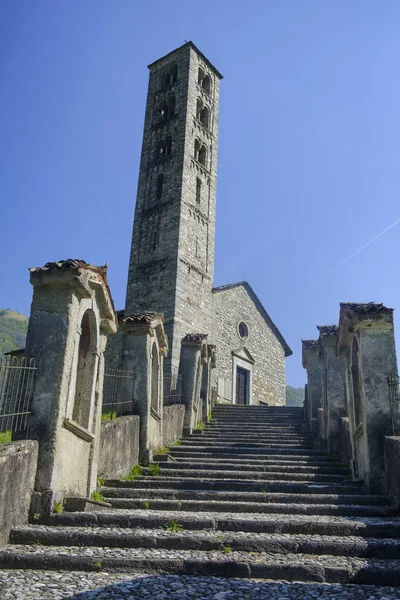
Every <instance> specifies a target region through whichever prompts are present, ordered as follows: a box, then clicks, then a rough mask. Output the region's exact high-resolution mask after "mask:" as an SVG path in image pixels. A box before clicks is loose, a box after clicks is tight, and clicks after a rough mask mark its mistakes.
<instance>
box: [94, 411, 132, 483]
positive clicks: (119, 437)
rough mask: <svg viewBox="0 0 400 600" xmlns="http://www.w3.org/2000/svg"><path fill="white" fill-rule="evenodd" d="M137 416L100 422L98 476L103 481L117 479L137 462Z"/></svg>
mask: <svg viewBox="0 0 400 600" xmlns="http://www.w3.org/2000/svg"><path fill="white" fill-rule="evenodd" d="M139 424H140V418H139V417H138V416H129V417H120V418H118V419H113V420H112V421H102V423H101V437H100V456H99V468H98V472H99V473H98V474H99V475H101V476H102V477H103V478H104V479H119V478H120V477H122V476H124V475H127V474H128V473H129V469H130V468H131V466H132V465H136V464H137V463H138V462H139Z"/></svg>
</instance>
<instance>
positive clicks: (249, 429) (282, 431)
mask: <svg viewBox="0 0 400 600" xmlns="http://www.w3.org/2000/svg"><path fill="white" fill-rule="evenodd" d="M195 431H197V430H195ZM195 431H194V432H195ZM203 431H215V432H225V433H232V435H237V434H240V433H265V432H268V433H271V434H272V433H275V434H276V435H308V436H311V434H310V433H308V432H306V431H304V428H303V427H297V428H296V429H295V428H294V427H287V426H284V427H264V426H263V425H253V426H249V425H243V423H242V425H241V426H240V425H237V426H234V425H225V426H224V425H220V424H218V423H211V424H208V425H206V426H205V428H204V430H203Z"/></svg>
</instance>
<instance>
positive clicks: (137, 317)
mask: <svg viewBox="0 0 400 600" xmlns="http://www.w3.org/2000/svg"><path fill="white" fill-rule="evenodd" d="M155 319H161V320H162V321H163V322H164V315H163V314H162V313H157V312H142V313H133V314H131V315H129V317H126V318H125V319H124V323H151V322H152V321H154V320H155Z"/></svg>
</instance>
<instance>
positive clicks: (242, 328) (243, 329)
mask: <svg viewBox="0 0 400 600" xmlns="http://www.w3.org/2000/svg"><path fill="white" fill-rule="evenodd" d="M238 334H239V337H240V339H241V340H247V338H248V337H249V329H248V327H247V325H246V323H245V322H244V321H240V323H239V325H238Z"/></svg>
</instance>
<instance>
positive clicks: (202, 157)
mask: <svg viewBox="0 0 400 600" xmlns="http://www.w3.org/2000/svg"><path fill="white" fill-rule="evenodd" d="M198 161H199V163H200V164H201V165H203V167H206V166H207V148H206V147H205V145H204V144H203V145H202V146H201V148H200V150H199V158H198Z"/></svg>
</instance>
